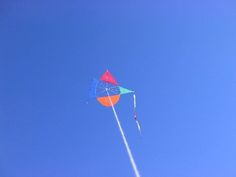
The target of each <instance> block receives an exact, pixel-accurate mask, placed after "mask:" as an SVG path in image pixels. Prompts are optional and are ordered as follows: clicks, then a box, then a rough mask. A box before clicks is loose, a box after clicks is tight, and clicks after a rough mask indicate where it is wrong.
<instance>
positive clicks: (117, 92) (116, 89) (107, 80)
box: [90, 70, 141, 133]
mask: <svg viewBox="0 0 236 177" xmlns="http://www.w3.org/2000/svg"><path fill="white" fill-rule="evenodd" d="M130 93H132V94H133V99H134V119H135V122H136V124H137V126H138V130H139V132H140V133H141V127H140V124H139V121H138V118H137V113H136V96H135V93H134V91H132V90H129V89H126V88H124V87H121V86H119V84H118V82H117V81H116V79H115V78H114V77H113V76H112V74H111V73H110V72H109V71H108V70H107V71H106V72H105V73H104V74H103V75H102V77H101V78H100V79H99V80H97V79H94V80H93V83H92V89H91V91H90V97H91V98H96V99H97V100H98V101H99V102H100V103H101V104H102V105H103V106H106V107H111V106H112V105H113V106H114V105H115V104H117V103H118V101H119V99H120V96H121V95H124V94H130Z"/></svg>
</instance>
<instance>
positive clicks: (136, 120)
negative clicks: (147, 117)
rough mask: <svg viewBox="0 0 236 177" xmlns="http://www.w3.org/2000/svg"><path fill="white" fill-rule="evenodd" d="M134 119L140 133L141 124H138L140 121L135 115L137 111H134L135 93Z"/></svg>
mask: <svg viewBox="0 0 236 177" xmlns="http://www.w3.org/2000/svg"><path fill="white" fill-rule="evenodd" d="M134 119H135V122H136V124H137V127H138V130H139V132H140V133H141V126H140V123H139V121H138V116H137V112H136V95H135V94H134Z"/></svg>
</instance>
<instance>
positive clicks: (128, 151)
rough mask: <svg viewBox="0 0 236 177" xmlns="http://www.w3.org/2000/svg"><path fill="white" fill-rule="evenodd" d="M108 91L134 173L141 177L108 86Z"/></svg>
mask: <svg viewBox="0 0 236 177" xmlns="http://www.w3.org/2000/svg"><path fill="white" fill-rule="evenodd" d="M106 92H107V95H108V99H109V101H110V103H111V106H112V110H113V113H114V115H115V118H116V121H117V124H118V127H119V130H120V133H121V136H122V138H123V141H124V144H125V147H126V150H127V153H128V156H129V159H130V162H131V165H132V167H133V170H134V173H135V176H136V177H141V176H140V174H139V171H138V168H137V165H136V163H135V160H134V158H133V155H132V152H131V149H130V147H129V144H128V142H127V140H126V137H125V134H124V131H123V129H122V127H121V124H120V121H119V118H118V116H117V113H116V110H115V107H114V105H113V103H112V100H111V98H110V95H109V93H108V91H107V88H106Z"/></svg>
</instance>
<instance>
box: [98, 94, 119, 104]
mask: <svg viewBox="0 0 236 177" xmlns="http://www.w3.org/2000/svg"><path fill="white" fill-rule="evenodd" d="M110 99H111V101H110V100H109V97H108V96H104V97H99V98H97V100H98V101H99V102H100V103H101V104H102V105H103V106H107V107H109V106H112V104H113V105H115V104H116V103H117V102H118V101H119V99H120V95H112V96H110ZM111 102H112V104H111Z"/></svg>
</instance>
